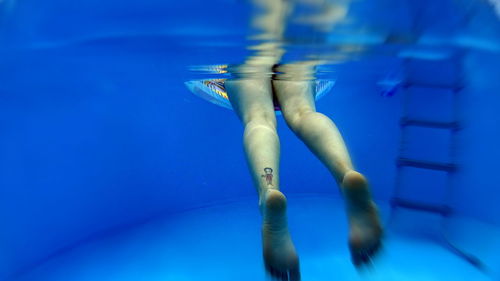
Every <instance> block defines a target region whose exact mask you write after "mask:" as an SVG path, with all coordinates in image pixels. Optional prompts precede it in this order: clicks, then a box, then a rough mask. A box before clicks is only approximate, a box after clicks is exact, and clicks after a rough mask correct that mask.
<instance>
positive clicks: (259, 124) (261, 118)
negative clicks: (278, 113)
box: [245, 114, 276, 135]
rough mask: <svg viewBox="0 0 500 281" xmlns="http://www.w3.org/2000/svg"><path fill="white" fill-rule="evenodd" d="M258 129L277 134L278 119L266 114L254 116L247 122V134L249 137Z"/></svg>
mask: <svg viewBox="0 0 500 281" xmlns="http://www.w3.org/2000/svg"><path fill="white" fill-rule="evenodd" d="M256 129H263V130H267V131H271V132H274V133H276V117H275V116H274V115H273V116H268V115H266V114H262V115H258V116H253V117H252V118H249V119H248V121H247V122H245V134H246V135H248V134H250V133H252V132H253V131H254V130H256Z"/></svg>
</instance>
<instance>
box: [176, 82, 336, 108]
mask: <svg viewBox="0 0 500 281" xmlns="http://www.w3.org/2000/svg"><path fill="white" fill-rule="evenodd" d="M225 81H226V79H209V80H192V81H187V82H185V84H186V86H187V87H188V89H189V90H190V91H191V92H192V93H193V94H195V95H196V96H198V97H200V98H202V99H204V100H207V101H209V102H211V103H213V104H216V105H219V106H222V107H225V108H228V109H232V106H231V103H230V102H229V98H228V96H227V92H226V88H225V87H224V82H225ZM315 84H316V87H315V89H314V99H315V100H318V99H319V98H321V97H323V96H324V95H325V94H326V93H328V92H329V91H330V90H331V89H332V87H333V85H335V81H332V80H316V81H315ZM273 102H274V110H276V111H280V110H281V108H280V106H279V103H278V100H277V99H276V97H275V96H274V95H273Z"/></svg>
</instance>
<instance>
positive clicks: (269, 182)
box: [262, 167, 274, 186]
mask: <svg viewBox="0 0 500 281" xmlns="http://www.w3.org/2000/svg"><path fill="white" fill-rule="evenodd" d="M264 173H265V174H264V175H262V177H263V178H266V182H267V185H268V186H274V185H273V169H272V168H269V167H266V168H264Z"/></svg>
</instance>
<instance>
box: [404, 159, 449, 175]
mask: <svg viewBox="0 0 500 281" xmlns="http://www.w3.org/2000/svg"><path fill="white" fill-rule="evenodd" d="M397 165H398V166H407V167H415V168H422V169H428V170H439V171H445V172H454V171H455V170H456V169H457V166H456V165H455V164H453V163H439V162H431V161H423V160H416V159H409V158H398V159H397Z"/></svg>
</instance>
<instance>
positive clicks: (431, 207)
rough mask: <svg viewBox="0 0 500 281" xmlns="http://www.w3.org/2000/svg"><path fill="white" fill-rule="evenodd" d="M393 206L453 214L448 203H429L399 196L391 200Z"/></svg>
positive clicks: (444, 214)
mask: <svg viewBox="0 0 500 281" xmlns="http://www.w3.org/2000/svg"><path fill="white" fill-rule="evenodd" d="M390 204H391V207H392V208H405V209H412V210H417V211H423V212H429V213H436V214H441V215H443V216H448V215H450V214H451V211H452V210H451V208H450V207H449V206H446V205H437V204H429V203H424V202H418V201H412V200H406V199H402V198H398V197H393V198H392V199H391V201H390Z"/></svg>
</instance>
